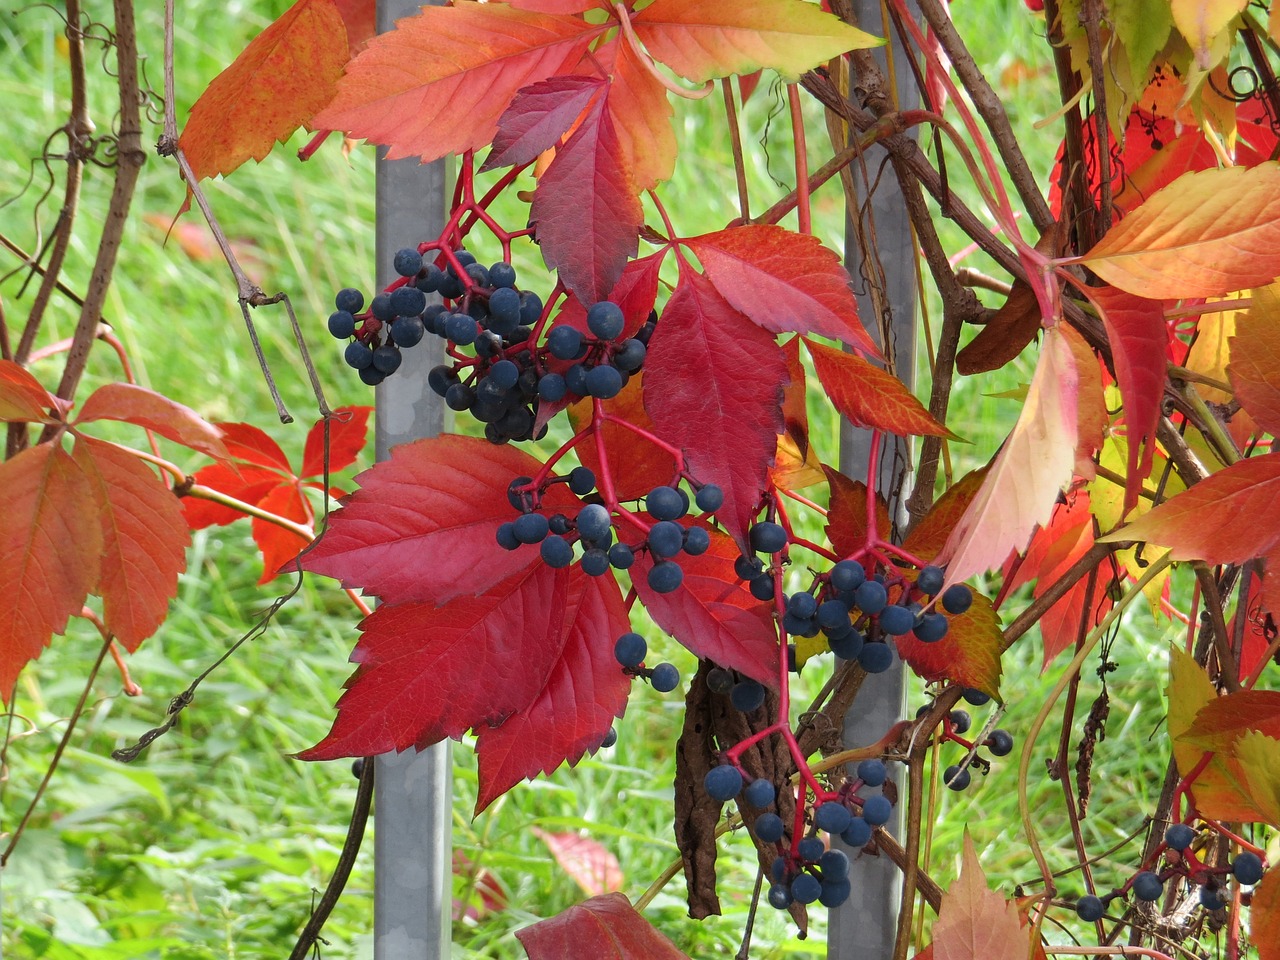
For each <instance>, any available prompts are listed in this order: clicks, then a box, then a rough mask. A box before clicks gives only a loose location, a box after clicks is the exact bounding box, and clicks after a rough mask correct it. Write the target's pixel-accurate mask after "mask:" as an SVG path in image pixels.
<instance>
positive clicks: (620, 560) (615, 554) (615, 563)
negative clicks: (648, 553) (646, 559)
mask: <svg viewBox="0 0 1280 960" xmlns="http://www.w3.org/2000/svg"><path fill="white" fill-rule="evenodd" d="M635 562H636V555H635V551H633V550H632V549H631V548H630V547H629V546H627V545H626V544H625V543H615V544H614V545H613V546H612V547H610V548H609V564H610V565H611V566H612V567H613V568H614V569H615V570H626V569H628V568H629V567H630V566H631V565H632V564H633V563H635Z"/></svg>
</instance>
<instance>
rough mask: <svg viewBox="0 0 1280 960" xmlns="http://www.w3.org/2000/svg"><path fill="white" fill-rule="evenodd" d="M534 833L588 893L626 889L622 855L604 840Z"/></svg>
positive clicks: (540, 831)
mask: <svg viewBox="0 0 1280 960" xmlns="http://www.w3.org/2000/svg"><path fill="white" fill-rule="evenodd" d="M615 666H616V664H615ZM533 835H534V836H535V837H537V838H538V839H539V840H541V841H542V842H543V843H545V844H546V845H547V849H548V850H550V851H551V855H552V856H553V857H555V858H556V863H558V864H560V869H562V870H563V871H564V872H565V873H567V874H568V875H569V876H571V877H572V878H573V880H574V882H575V883H576V884H577V885H578V886H580V887H581V888H582V892H583V893H585V894H586V895H587V896H589V897H598V896H600V895H601V894H604V893H614V892H616V891H618V890H621V889H622V867H621V866H619V864H618V858H617V857H615V856H614V855H613V854H612V853H611V852H610V851H609V848H608V847H606V846H605V845H604V844H602V843H600V841H598V840H592V839H591V838H590V837H584V836H581V835H579V834H576V833H547V831H545V830H539V829H538V828H537V827H534V828H533Z"/></svg>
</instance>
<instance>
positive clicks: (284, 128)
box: [178, 0, 351, 180]
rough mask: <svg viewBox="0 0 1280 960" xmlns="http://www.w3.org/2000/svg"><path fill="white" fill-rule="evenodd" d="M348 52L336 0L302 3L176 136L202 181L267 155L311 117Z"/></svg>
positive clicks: (218, 81) (222, 78)
mask: <svg viewBox="0 0 1280 960" xmlns="http://www.w3.org/2000/svg"><path fill="white" fill-rule="evenodd" d="M350 55H351V48H350V45H349V43H348V40H347V28H346V24H345V23H344V21H343V17H342V14H341V13H340V12H339V10H338V7H337V5H336V4H335V3H334V0H297V2H296V3H295V4H294V5H293V6H292V7H290V8H289V9H288V10H286V11H285V13H284V14H283V15H282V16H281V17H280V19H279V20H277V21H276V22H275V23H273V24H271V26H269V27H267V29H265V30H263V31H262V33H260V34H258V36H257V37H255V38H254V39H253V42H251V43H250V44H249V46H247V47H246V48H245V49H244V51H243V52H242V53H241V54H240V56H238V57H237V58H236V59H235V62H234V63H232V64H231V66H229V67H227V68H226V69H225V70H223V71H222V73H220V74H218V76H217V77H215V78H214V80H213V82H212V83H211V84H209V87H208V89H207V90H205V92H204V93H202V94H201V95H200V99H199V100H197V101H196V103H195V106H194V107H192V108H191V116H190V117H189V118H188V120H187V125H186V127H185V128H184V129H183V131H182V136H181V137H180V138H179V139H178V146H180V147H181V148H182V150H183V152H184V153H185V154H186V155H187V160H188V161H189V162H190V163H191V169H192V170H193V171H194V173H195V175H196V179H197V180H201V179H204V178H205V177H212V176H216V175H217V174H222V175H223V176H226V175H227V174H229V173H231V171H233V170H235V169H236V168H237V167H239V166H240V165H241V164H242V163H244V162H245V161H246V160H248V159H250V158H252V159H254V160H262V158H263V157H265V156H266V155H267V154H268V153H270V152H271V150H272V148H273V147H274V146H275V145H276V142H277V141H283V140H286V139H288V137H289V135H290V134H292V133H293V132H294V131H295V130H297V129H298V127H300V126H303V125H304V124H307V123H309V122H310V120H311V118H312V117H314V116H315V115H316V113H318V112H319V111H320V110H321V109H322V108H323V107H324V106H325V104H327V103H328V102H329V101H330V100H331V99H333V95H334V92H335V91H336V90H337V85H338V78H339V77H340V76H342V67H343V64H345V63H346V62H347V60H348V58H349V57H350Z"/></svg>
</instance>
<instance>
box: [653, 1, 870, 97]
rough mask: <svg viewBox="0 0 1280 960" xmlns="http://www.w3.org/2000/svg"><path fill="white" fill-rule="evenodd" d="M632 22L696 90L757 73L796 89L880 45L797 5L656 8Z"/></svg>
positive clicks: (663, 4)
mask: <svg viewBox="0 0 1280 960" xmlns="http://www.w3.org/2000/svg"><path fill="white" fill-rule="evenodd" d="M632 22H633V24H634V25H635V31H636V35H637V36H639V38H640V39H641V40H642V41H643V42H644V45H645V47H646V48H648V50H649V52H650V53H652V54H653V55H654V56H655V57H656V58H657V59H659V60H661V61H662V62H663V63H665V64H666V65H667V66H669V67H670V68H671V69H672V70H674V71H675V72H676V73H678V74H680V76H682V77H686V78H688V79H689V80H692V81H694V82H695V83H702V82H703V81H705V80H713V79H715V78H717V77H727V76H729V75H730V74H735V73H739V74H742V73H751V72H752V71H753V70H758V69H760V68H761V67H771V68H772V69H774V70H777V71H778V72H779V73H781V74H782V75H783V77H785V78H786V79H788V80H793V81H794V80H795V79H796V78H797V77H799V76H800V74H802V73H804V72H805V71H806V70H810V69H812V68H813V67H816V66H818V65H819V64H820V63H824V62H825V61H827V60H830V59H831V58H832V57H836V56H839V55H840V54H842V53H844V52H845V51H846V50H853V49H860V48H864V47H873V46H877V45H878V44H880V43H882V42H883V41H881V40H879V39H877V38H876V37H873V36H871V35H870V34H867V33H863V32H862V31H861V30H858V29H856V28H854V27H851V26H849V25H848V24H846V23H842V22H841V21H840V20H838V19H837V18H835V17H833V16H832V15H831V14H828V13H824V12H823V11H822V10H821V9H819V8H818V7H817V6H815V5H814V4H810V3H801V2H799V0H738V2H737V3H723V2H721V0H655V2H654V3H652V4H650V5H649V6H647V7H645V8H644V9H643V10H641V11H640V12H639V13H638V14H636V15H635V16H634V17H633V18H632Z"/></svg>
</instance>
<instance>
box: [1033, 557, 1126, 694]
mask: <svg viewBox="0 0 1280 960" xmlns="http://www.w3.org/2000/svg"><path fill="white" fill-rule="evenodd" d="M1110 581H1111V578H1110V576H1109V575H1104V576H1102V577H1099V579H1098V583H1097V585H1096V586H1095V587H1094V588H1093V610H1092V611H1087V610H1086V609H1085V601H1086V600H1087V599H1088V596H1089V578H1088V577H1085V578H1083V579H1081V580H1078V581H1076V584H1075V586H1073V587H1072V588H1071V589H1070V590H1068V591H1067V592H1066V593H1065V594H1064V595H1063V597H1062V599H1061V600H1059V601H1058V602H1057V603H1055V604H1054V605H1053V606H1052V607H1050V608H1049V609H1048V610H1046V611H1045V612H1044V616H1042V617H1041V618H1040V637H1041V639H1042V640H1043V641H1044V669H1046V670H1047V669H1048V668H1049V664H1050V663H1052V662H1053V661H1054V660H1055V659H1056V658H1057V656H1058V654H1060V653H1062V651H1063V650H1068V649H1070V648H1072V647H1074V646H1075V645H1076V641H1078V640H1079V639H1080V623H1081V621H1084V623H1085V630H1092V629H1093V628H1094V627H1096V626H1097V625H1098V624H1100V623H1101V622H1102V618H1103V617H1105V616H1106V615H1107V614H1108V613H1109V612H1110V611H1111V607H1112V600H1111V594H1110V593H1109V592H1108V589H1107V588H1108V586H1109V584H1110ZM1045 582H1046V584H1047V583H1052V582H1053V581H1052V580H1046V581H1045Z"/></svg>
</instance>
